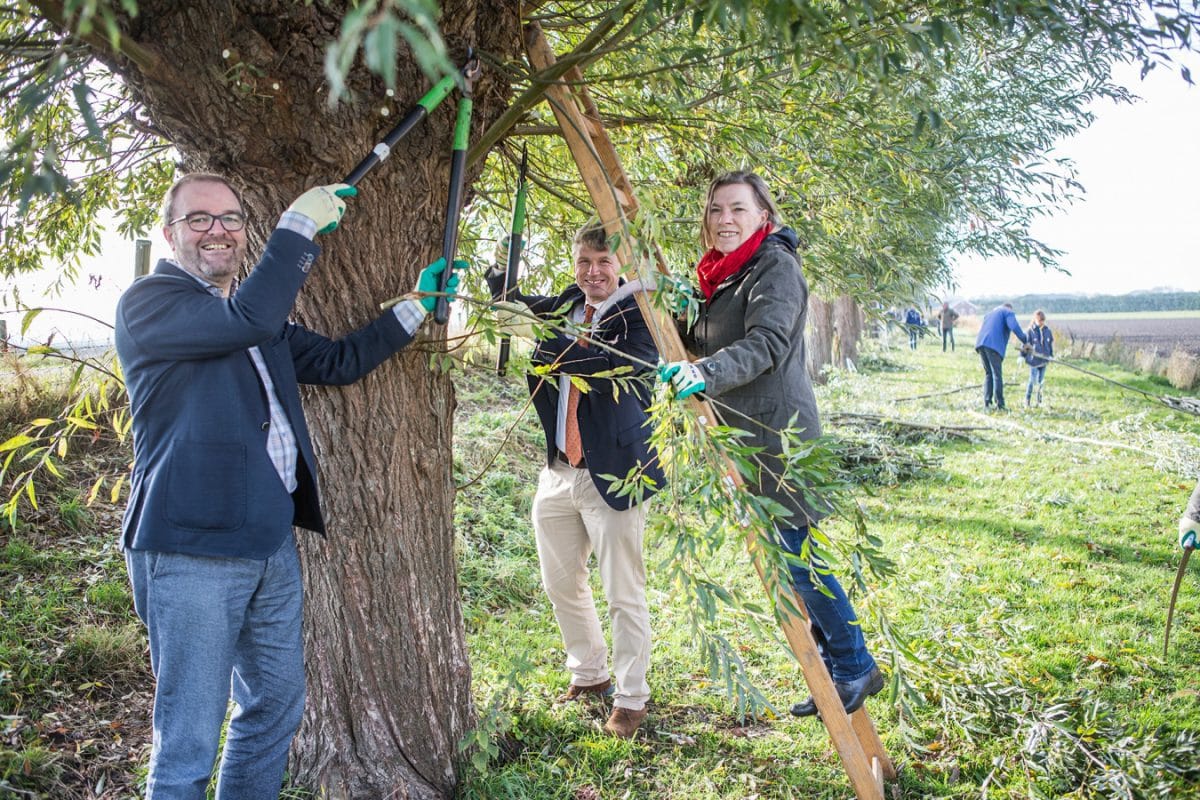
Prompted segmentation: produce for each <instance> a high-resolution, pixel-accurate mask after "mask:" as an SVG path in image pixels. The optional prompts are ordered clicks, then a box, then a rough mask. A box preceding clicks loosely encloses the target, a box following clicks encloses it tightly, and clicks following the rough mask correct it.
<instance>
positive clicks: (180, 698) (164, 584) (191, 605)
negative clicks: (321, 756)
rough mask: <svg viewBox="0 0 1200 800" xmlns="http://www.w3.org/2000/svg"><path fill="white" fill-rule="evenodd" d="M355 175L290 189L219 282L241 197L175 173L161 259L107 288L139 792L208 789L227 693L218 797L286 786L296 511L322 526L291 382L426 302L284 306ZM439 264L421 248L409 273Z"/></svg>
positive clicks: (321, 375) (240, 229)
mask: <svg viewBox="0 0 1200 800" xmlns="http://www.w3.org/2000/svg"><path fill="white" fill-rule="evenodd" d="M353 194H354V189H353V188H352V187H350V186H346V185H342V184H335V185H332V186H321V187H316V188H314V189H310V190H308V191H307V192H305V193H304V194H302V195H301V196H300V197H299V198H297V200H296V201H295V202H294V203H293V204H292V205H291V206H290V207H289V208H288V210H287V211H286V212H285V213H284V214H283V216H282V218H281V219H280V221H279V224H278V226H277V227H276V229H275V231H274V233H272V234H271V237H270V239H269V240H268V241H267V246H266V249H265V250H264V252H263V255H262V259H261V260H260V261H259V262H258V264H257V266H255V267H254V269H253V270H252V271H251V272H250V274H249V276H248V277H247V278H246V279H245V280H243V281H242V282H241V284H240V285H239V286H238V288H237V291H236V292H234V293H231V288H232V285H233V281H234V278H235V277H236V276H237V274H238V272H239V270H240V269H241V267H242V265H243V263H244V261H245V256H246V233H245V215H244V212H243V210H242V203H241V198H240V196H239V195H238V193H237V191H236V190H235V189H234V187H233V185H232V184H231V183H230V182H229V181H228V180H227V179H225V178H223V177H221V176H217V175H208V174H191V175H186V176H184V177H183V178H181V179H180V180H178V181H177V182H176V183H175V185H174V186H172V187H171V189H170V190H169V191H168V192H167V195H166V198H165V202H164V216H163V221H164V227H163V235H164V236H165V237H166V239H167V241H168V243H169V244H170V245H171V248H172V250H173V252H174V258H172V259H164V260H162V261H160V262H159V263H158V265H157V266H156V267H155V270H154V272H153V274H151V275H148V276H146V277H144V278H140V279H138V280H137V281H135V282H134V284H133V285H132V286H131V287H130V288H129V289H128V290H127V291H126V292H125V294H124V295H123V296H122V297H121V300H120V302H119V304H118V306H117V319H116V334H115V337H116V346H117V354H118V355H119V357H120V359H121V364H122V366H123V369H124V372H125V382H126V389H127V390H128V394H129V401H130V407H131V409H132V415H133V452H134V462H133V477H132V481H131V483H130V493H129V504H128V507H127V508H126V512H125V519H124V525H123V529H124V530H123V536H122V544H123V546H124V549H125V557H126V564H127V567H128V569H129V576H130V582H131V584H132V587H133V596H134V606H135V608H136V610H137V613H138V616H139V617H141V619H142V621H143V622H144V623H145V625H146V629H147V632H148V635H149V641H150V661H151V667H152V668H153V670H154V675H155V678H156V685H155V697H154V741H153V748H152V750H151V755H150V768H149V773H148V776H147V780H146V792H147V797H149V798H152V800H166V799H169V800H175V799H176V798H188V799H189V800H191V799H193V798H194V799H195V800H202V798H204V797H205V791H206V787H207V786H208V783H209V777H210V776H211V774H212V768H213V762H214V760H215V759H216V755H217V749H218V744H219V739H220V733H221V725H222V723H223V722H224V719H225V715H226V710H227V706H228V701H229V698H230V697H231V696H232V698H233V700H234V702H235V703H236V708H235V709H234V712H233V716H232V718H231V719H230V722H229V729H228V732H227V734H226V743H225V751H224V754H223V756H222V758H221V767H220V772H219V777H218V784H217V797H218V798H220V799H221V800H233V799H234V798H236V799H237V800H246V799H247V798H255V799H256V798H275V797H278V795H279V791H280V787H281V784H282V780H283V772H284V768H285V766H286V762H287V752H288V747H289V745H290V743H291V740H292V737H293V735H294V734H295V732H296V728H297V727H298V726H299V724H300V718H301V714H302V711H303V705H304V663H303V649H302V643H301V625H300V623H301V602H302V589H301V579H300V566H299V560H298V557H297V553H296V544H295V541H294V538H293V532H292V526H293V525H296V526H300V527H303V528H308V529H310V530H314V531H318V532H320V533H324V530H325V526H324V522H323V520H322V518H321V508H320V500H319V496H318V491H317V481H316V474H317V465H316V459H315V457H314V455H313V448H312V442H311V441H310V440H309V434H308V427H307V425H306V423H305V421H304V412H303V409H302V408H301V405H300V396H299V390H298V384H299V383H310V384H327V385H329V384H332V385H340V384H346V383H351V382H353V381H355V380H357V379H359V378H361V377H362V376H363V375H365V374H367V373H368V372H370V371H371V370H372V369H374V368H375V367H376V366H378V365H379V364H380V363H382V362H383V361H384V360H385V359H387V358H388V357H390V356H391V355H392V354H393V353H395V352H396V351H398V350H400V349H401V348H402V347H404V346H405V345H406V344H408V343H409V342H410V341H411V340H412V338H413V335H414V333H415V332H416V330H417V328H418V327H419V326H420V324H421V322H422V321H423V319H424V317H425V314H426V313H427V311H428V310H430V309H432V306H433V303H434V298H433V297H423V298H421V299H419V300H418V299H409V300H403V301H401V302H399V303H398V304H396V305H395V306H394V307H393V308H392V309H390V310H388V311H386V312H385V313H384V314H383V315H382V316H380V317H379V318H378V319H376V320H375V321H374V322H372V323H370V324H369V325H367V326H366V327H364V328H362V329H361V330H358V331H355V332H354V333H351V334H350V335H348V336H346V337H345V338H343V339H340V340H336V341H335V340H331V339H328V338H326V337H324V336H321V335H319V334H317V333H314V332H312V331H309V330H306V329H304V328H302V327H300V326H299V325H295V324H291V323H289V322H288V321H287V318H288V314H289V312H290V310H291V308H292V304H293V303H294V302H295V298H296V294H297V293H298V292H299V291H300V287H301V286H302V285H303V284H304V280H305V278H306V277H307V276H308V274H309V271H310V269H311V268H312V266H313V264H314V262H315V261H316V259H317V256H318V255H319V253H320V248H319V247H318V246H317V245H316V244H315V243H314V242H313V238H314V236H315V234H316V233H326V232H329V231H331V230H333V229H334V228H336V227H337V223H338V220H339V219H340V218H341V215H342V213H343V212H344V211H345V202H344V201H343V199H342V198H343V197H347V196H351V195H353ZM460 264H461V262H459V263H458V264H456V265H455V266H456V267H457V266H459V265H460ZM444 267H445V264H444V262H442V261H438V262H435V263H434V264H432V265H430V266H429V267H427V268H426V269H425V270H424V271H423V272H422V274H421V278H420V281H419V283H418V290H419V291H420V292H427V291H430V290H431V289H433V288H434V287H436V285H437V279H438V275H439V274H440V273H441V271H442V270H443V269H444ZM450 284H451V287H450V291H451V292H453V289H454V286H455V285H456V284H457V276H452V277H451V279H450Z"/></svg>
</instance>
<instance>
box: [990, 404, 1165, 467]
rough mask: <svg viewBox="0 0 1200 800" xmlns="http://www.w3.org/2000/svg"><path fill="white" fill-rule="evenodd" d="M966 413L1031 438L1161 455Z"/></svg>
mask: <svg viewBox="0 0 1200 800" xmlns="http://www.w3.org/2000/svg"><path fill="white" fill-rule="evenodd" d="M967 413H968V414H970V415H971V416H974V417H981V418H983V419H987V420H989V421H990V422H992V423H993V424H994V426H999V427H1003V428H1008V429H1009V430H1011V431H1015V432H1017V433H1023V434H1025V435H1026V436H1030V437H1033V438H1042V439H1058V440H1059V441H1063V442H1072V443H1074V444H1087V445H1094V446H1096V447H1111V448H1113V449H1115V450H1129V451H1130V452H1133V453H1141V454H1142V455H1146V456H1152V457H1154V458H1158V457H1159V456H1160V455H1161V454H1159V453H1155V452H1152V451H1150V450H1144V449H1142V448H1140V447H1133V446H1131V445H1127V444H1121V443H1120V442H1105V441H1102V440H1100V439H1089V438H1087V437H1083V436H1067V435H1065V434H1061V433H1051V432H1050V431H1045V430H1034V429H1032V428H1027V427H1025V426H1024V425H1018V424H1017V423H1015V422H1012V421H1011V420H1007V419H999V418H996V417H984V415H983V414H981V413H980V412H978V411H968V412H967Z"/></svg>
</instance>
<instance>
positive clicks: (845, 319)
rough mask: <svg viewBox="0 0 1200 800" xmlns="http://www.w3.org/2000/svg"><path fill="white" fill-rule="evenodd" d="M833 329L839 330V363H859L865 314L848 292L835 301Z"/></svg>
mask: <svg viewBox="0 0 1200 800" xmlns="http://www.w3.org/2000/svg"><path fill="white" fill-rule="evenodd" d="M833 329H834V330H835V331H836V332H837V365H838V366H839V367H845V366H846V365H847V364H853V363H857V362H858V343H859V340H860V339H862V330H863V314H862V311H861V310H860V309H859V307H858V303H856V302H854V298H853V297H851V296H850V295H848V294H844V295H842V296H841V297H839V298H838V299H837V300H834V301H833Z"/></svg>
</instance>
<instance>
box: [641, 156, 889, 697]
mask: <svg viewBox="0 0 1200 800" xmlns="http://www.w3.org/2000/svg"><path fill="white" fill-rule="evenodd" d="M700 228H701V241H702V242H703V244H704V246H705V248H706V249H707V252H706V253H705V254H704V256H703V258H701V259H700V263H699V264H698V265H697V267H696V273H697V277H698V279H699V285H700V292H701V294H702V296H703V299H702V302H701V303H700V307H699V313H698V315H697V317H696V319H695V322H694V323H693V324H691V325H690V326H689V325H682V328H683V330H682V331H681V332H682V334H683V336H684V340H685V343H686V344H687V346H688V350H689V351H690V352H692V353H696V354H698V355H699V358H698V359H697V360H696V361H694V362H687V361H680V362H674V363H671V364H667V365H665V366H663V367H662V369H661V371H660V375H661V376H662V378H663V379H664V380H667V381H670V382H671V384H672V386H673V387H674V389H675V396H676V397H679V398H683V397H687V396H688V395H690V394H694V393H695V392H697V391H702V392H704V393H705V395H707V396H708V397H709V398H711V399H713V400H716V401H719V403H720V404H722V405H724V406H729V407H730V408H732V409H733V410H734V411H735V412H737V413H736V414H733V413H729V412H726V413H727V417H728V418H727V420H726V421H727V422H728V423H730V424H732V425H734V426H736V427H739V428H743V429H744V430H745V431H746V433H747V434H749V436H748V437H747V438H746V439H745V440H744V441H745V442H746V444H748V445H750V446H754V447H761V448H763V452H762V453H761V454H760V455H759V460H760V461H761V466H760V470H761V472H760V475H759V476H758V480H757V481H756V482H755V483H752V484H751V485H749V486H748V488H749V489H750V490H751V491H753V492H754V493H755V494H758V495H760V496H765V497H768V498H770V499H772V500H774V501H776V502H778V503H779V504H781V505H782V506H783V507H784V508H786V509H787V510H788V511H789V512H790V515H789V516H788V517H787V518H786V519H782V520H779V521H778V522H777V530H778V533H779V541H780V543H781V544H782V545H783V547H784V548H785V549H786V550H788V551H789V552H791V553H797V554H798V553H800V548H801V545H802V544H803V542H804V540H805V538H807V536H808V527H809V525H810V524H815V523H817V522H819V521H820V520H821V518H822V517H823V516H825V515H826V513H827V511H826V510H825V509H823V508H822V507H821V504H820V502H819V501H818V500H814V499H811V498H807V497H805V492H804V488H803V487H796V486H788V485H785V484H783V483H781V482H780V481H779V480H778V479H777V476H778V475H779V474H781V473H782V452H783V447H782V440H781V436H780V435H779V433H777V431H780V430H782V429H784V428H786V427H788V424H789V422H790V421H791V420H792V418H793V417H795V425H796V427H798V428H801V429H803V433H802V434H801V437H802V438H804V439H812V438H815V437H817V436H820V434H821V425H820V421H819V419H818V416H817V403H816V398H815V396H814V394H813V388H812V382H811V381H810V380H809V377H808V369H807V366H806V364H805V354H804V322H805V319H806V317H807V314H808V285H807V284H806V283H805V280H804V274H803V273H802V272H801V270H800V263H799V260H798V257H797V255H796V246H797V244H798V238H797V236H796V233H795V231H793V230H792V229H791V228H788V227H785V226H784V225H782V223H781V222H780V218H779V211H778V209H777V208H776V206H775V202H774V201H773V200H772V198H771V193H770V191H769V190H768V189H767V185H766V183H765V182H764V181H763V179H762V178H760V177H759V176H758V175H756V174H754V173H751V172H731V173H728V174H726V175H722V176H720V177H718V178H717V179H716V180H714V181H713V183H712V185H711V186H709V189H708V197H707V200H706V201H705V205H704V218H703V219H702V220H701V224H700ZM738 415H744V417H747V418H749V419H744V418H743V417H741V416H738ZM814 575H815V573H813V572H811V571H810V570H809V569H808V568H807V567H806V566H804V565H793V566H792V567H791V577H792V582H793V586H794V587H795V590H796V592H797V593H798V594H799V596H800V597H801V599H803V601H804V604H805V606H806V607H807V609H808V613H809V616H810V617H811V620H812V631H813V635H814V637H815V638H816V640H817V644H818V646H819V647H820V649H821V654H822V657H823V658H824V660H825V666H826V668H828V669H829V671H830V674H831V675H832V676H833V680H834V684H835V686H836V687H837V690H838V694H839V696H840V697H841V699H842V703H843V705H844V706H845V708H846V711H847V713H852V712H854V711H856V710H857V709H858V708H859V707H861V706H862V704H863V702H864V701H865V700H866V698H867V697H868V696H870V695H873V694H877V693H878V692H879V691H881V690H882V689H883V686H884V680H883V675H882V674H881V673H880V671H879V668H878V667H877V666H876V664H875V659H874V658H872V657H871V654H870V653H869V652H868V651H867V647H866V643H865V641H864V640H863V635H862V628H861V626H860V625H859V624H858V623H857V617H856V616H855V614H854V609H853V608H851V606H850V602H849V600H848V599H847V598H846V593H845V591H844V590H843V589H842V587H841V585H840V584H839V583H838V581H837V579H836V578H834V577H833V575H831V574H826V575H822V576H819V579H820V580H821V581H822V582H823V583H824V584H825V586H826V588H827V589H828V590H829V591H830V593H831V594H832V595H833V596H832V597H830V596H828V595H826V594H824V593H823V592H822V591H821V590H820V589H818V588H817V587H816V586H815V585H814V583H813V579H814ZM792 713H793V714H795V715H796V716H799V717H805V716H812V715H814V714H816V713H817V709H816V705H815V703H814V702H813V700H812V698H811V697H810V698H808V699H807V700H805V701H803V702H800V703H797V704H796V705H794V706H793V707H792Z"/></svg>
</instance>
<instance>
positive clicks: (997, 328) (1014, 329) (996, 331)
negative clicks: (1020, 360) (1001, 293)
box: [975, 303, 1026, 411]
mask: <svg viewBox="0 0 1200 800" xmlns="http://www.w3.org/2000/svg"><path fill="white" fill-rule="evenodd" d="M1010 333H1012V334H1015V335H1016V337H1017V338H1018V339H1020V340H1021V344H1022V345H1026V337H1025V332H1024V331H1022V330H1021V326H1020V324H1019V323H1018V322H1017V315H1016V314H1014V313H1013V307H1012V304H1011V303H1004V304H1003V305H999V306H996V307H995V308H993V309H992V310H991V311H989V312H988V313H987V314H985V315H984V317H983V322H982V323H980V325H979V335H978V336H976V337H975V352H976V353H979V358H980V360H981V361H982V362H983V407H984V408H985V409H986V410H989V411H990V410H991V408H992V402H993V401H994V402H995V404H996V408H997V409H998V410H1000V411H1005V410H1006V406H1005V405H1004V354H1005V353H1006V352H1008V335H1009V334H1010ZM1021 350H1022V352H1024V351H1025V348H1024V347H1022V349H1021Z"/></svg>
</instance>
